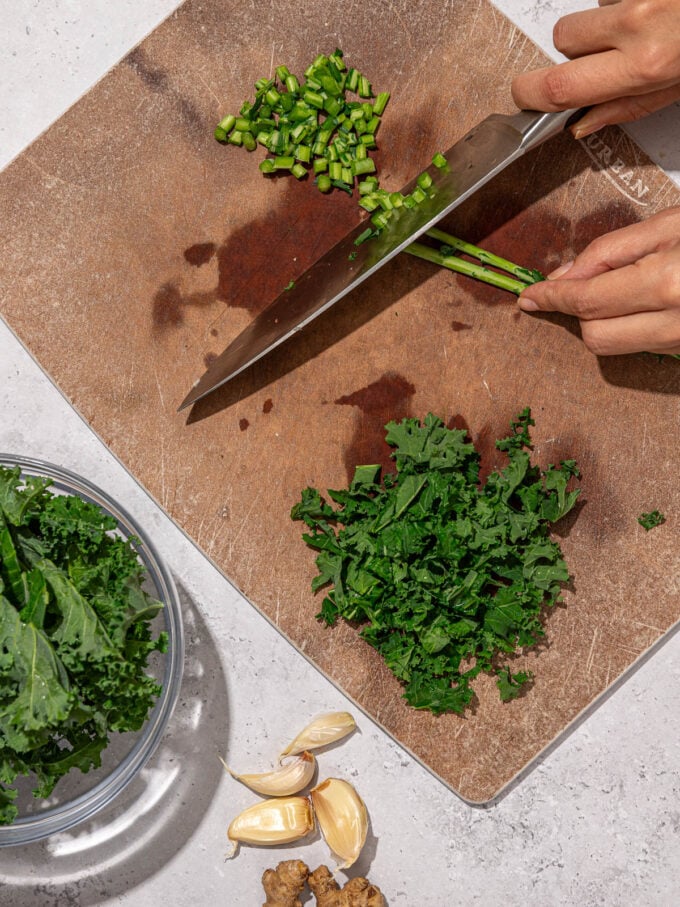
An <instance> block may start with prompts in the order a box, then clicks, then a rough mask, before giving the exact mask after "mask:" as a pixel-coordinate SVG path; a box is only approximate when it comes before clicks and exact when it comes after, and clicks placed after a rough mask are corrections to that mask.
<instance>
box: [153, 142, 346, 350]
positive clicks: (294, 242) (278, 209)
mask: <svg viewBox="0 0 680 907" xmlns="http://www.w3.org/2000/svg"><path fill="white" fill-rule="evenodd" d="M235 150H236V149H233V148H228V149H225V154H228V153H229V152H233V151H235ZM256 178H261V179H264V177H260V175H259V174H258V175H257V177H256ZM272 194H273V193H272ZM359 216H360V215H359V209H358V208H357V204H356V199H350V198H349V197H348V196H347V195H346V194H345V193H344V192H339V193H336V194H335V195H334V196H333V197H331V198H327V197H326V196H323V195H322V194H321V193H320V192H319V191H318V190H317V189H315V187H314V186H313V185H312V184H311V183H310V182H309V181H302V182H298V181H297V180H293V183H292V184H291V183H288V184H286V188H285V191H284V192H283V193H282V194H280V196H279V204H278V205H276V204H274V205H272V206H271V207H270V208H269V209H268V211H267V213H266V214H265V215H264V216H262V217H260V218H256V219H255V220H253V221H251V222H249V223H247V224H244V225H243V226H241V227H238V228H237V229H235V230H234V231H233V233H231V234H230V235H229V236H228V237H227V238H226V239H225V240H224V241H223V242H222V243H220V244H219V245H218V244H217V243H214V242H200V243H195V244H193V245H191V246H188V247H187V248H186V249H185V250H184V252H183V257H184V259H185V260H186V261H187V262H189V264H191V265H193V266H194V267H196V268H200V267H201V266H202V265H204V264H206V263H207V262H209V261H211V260H212V259H213V258H216V259H217V282H216V285H215V286H214V287H213V288H211V289H209V290H207V291H206V290H200V291H197V292H191V290H189V291H188V292H186V291H185V292H183V293H182V292H180V290H179V288H178V286H177V283H176V282H175V281H170V282H168V283H166V284H164V285H163V286H162V287H161V288H160V289H159V290H158V292H157V293H156V295H155V297H154V301H153V309H152V320H153V329H154V332H156V333H158V332H159V331H165V330H169V329H173V328H177V327H180V326H181V325H182V323H183V321H184V317H183V312H182V310H183V309H184V308H190V307H196V306H199V307H205V306H212V305H215V304H218V303H221V304H223V305H225V306H227V307H229V308H239V309H246V310H247V311H248V312H249V313H250V314H251V315H253V316H255V315H257V314H259V312H261V311H262V310H263V309H265V308H266V307H267V306H268V305H269V304H270V303H272V302H273V301H274V300H275V299H276V297H277V296H279V294H280V293H281V292H282V291H283V289H284V287H285V286H286V285H287V284H288V283H289V282H290V281H291V280H295V279H296V278H298V277H299V276H300V274H302V273H303V272H304V271H306V270H307V268H308V267H309V266H310V265H312V264H313V263H314V262H315V261H316V260H317V259H318V258H320V257H321V255H323V253H324V252H326V251H327V250H328V249H330V248H331V246H333V245H334V244H335V243H336V242H337V241H338V240H339V239H341V238H342V237H343V236H344V235H345V233H346V232H347V231H348V230H349V229H350V228H351V227H352V226H354V225H355V224H356V223H357V221H358V219H359ZM301 236H304V242H301V241H300V237H301Z"/></svg>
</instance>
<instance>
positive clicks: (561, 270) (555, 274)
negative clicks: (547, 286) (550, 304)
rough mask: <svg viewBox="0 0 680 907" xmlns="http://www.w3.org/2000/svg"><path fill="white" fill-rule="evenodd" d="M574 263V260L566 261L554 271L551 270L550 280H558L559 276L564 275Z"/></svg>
mask: <svg viewBox="0 0 680 907" xmlns="http://www.w3.org/2000/svg"><path fill="white" fill-rule="evenodd" d="M573 264H574V262H573V261H565V263H564V264H563V265H560V266H559V268H555V270H554V271H551V272H550V274H548V280H557V278H558V277H564V275H565V274H566V273H567V271H568V270H569V269H570V268H571V266H572V265H573Z"/></svg>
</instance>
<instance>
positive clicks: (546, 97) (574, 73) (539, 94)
mask: <svg viewBox="0 0 680 907" xmlns="http://www.w3.org/2000/svg"><path fill="white" fill-rule="evenodd" d="M511 90H512V97H513V100H514V102H515V104H517V106H518V107H519V108H521V109H523V110H545V111H557V110H568V109H569V108H570V107H586V106H589V105H592V104H602V103H603V102H604V101H611V100H614V99H615V98H620V97H624V96H626V95H631V94H637V93H639V91H640V86H639V85H638V82H637V80H636V79H635V78H634V76H633V75H632V74H631V73H630V72H629V71H628V67H627V65H626V62H625V59H624V56H623V54H622V53H621V51H619V50H606V51H603V52H602V53H596V54H589V55H588V56H585V57H579V58H578V59H576V60H568V61H567V62H566V63H558V64H557V65H556V66H548V67H545V68H544V69H536V70H534V71H533V72H524V73H520V75H518V76H515V78H514V79H513V80H512V86H511Z"/></svg>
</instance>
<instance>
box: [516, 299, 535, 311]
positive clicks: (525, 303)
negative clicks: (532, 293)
mask: <svg viewBox="0 0 680 907" xmlns="http://www.w3.org/2000/svg"><path fill="white" fill-rule="evenodd" d="M519 307H520V309H522V311H523V312H537V311H538V306H537V304H536V303H535V302H534V300H533V299H528V298H527V297H526V296H524V295H522V296H520V297H519Z"/></svg>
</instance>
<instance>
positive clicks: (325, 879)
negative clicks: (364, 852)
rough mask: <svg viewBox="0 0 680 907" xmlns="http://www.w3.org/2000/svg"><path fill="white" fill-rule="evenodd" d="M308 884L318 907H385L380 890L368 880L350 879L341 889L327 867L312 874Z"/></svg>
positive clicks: (321, 867)
mask: <svg viewBox="0 0 680 907" xmlns="http://www.w3.org/2000/svg"><path fill="white" fill-rule="evenodd" d="M307 883H308V884H309V887H310V888H311V890H312V891H313V893H314V895H315V897H316V903H317V907H385V899H384V898H383V896H382V893H381V891H380V889H379V888H376V886H375V885H371V883H370V882H369V881H368V879H363V878H361V877H357V878H354V879H350V880H349V882H347V883H346V884H345V885H344V887H343V888H340V886H339V885H338V883H337V882H336V881H335V879H334V878H333V875H332V873H331V871H330V870H329V868H328V867H327V866H319V868H318V869H315V870H314V872H311V873H310V874H309V877H308V879H307Z"/></svg>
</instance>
